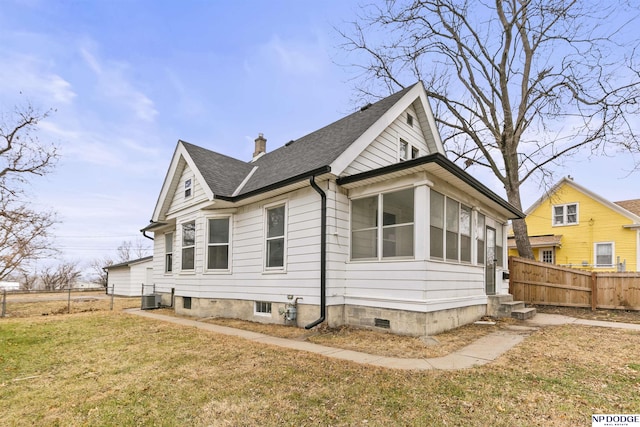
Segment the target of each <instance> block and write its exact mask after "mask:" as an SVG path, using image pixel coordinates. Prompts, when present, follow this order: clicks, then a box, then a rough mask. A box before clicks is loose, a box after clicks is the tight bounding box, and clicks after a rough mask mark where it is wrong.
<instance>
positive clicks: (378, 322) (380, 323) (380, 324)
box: [373, 317, 391, 329]
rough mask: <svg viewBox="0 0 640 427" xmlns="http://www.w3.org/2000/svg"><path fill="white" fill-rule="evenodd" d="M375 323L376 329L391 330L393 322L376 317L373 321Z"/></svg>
mask: <svg viewBox="0 0 640 427" xmlns="http://www.w3.org/2000/svg"><path fill="white" fill-rule="evenodd" d="M373 321H374V325H375V327H376V328H385V329H389V328H391V321H389V319H378V318H377V317H376V318H375V319H373Z"/></svg>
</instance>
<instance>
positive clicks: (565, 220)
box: [551, 202, 580, 227]
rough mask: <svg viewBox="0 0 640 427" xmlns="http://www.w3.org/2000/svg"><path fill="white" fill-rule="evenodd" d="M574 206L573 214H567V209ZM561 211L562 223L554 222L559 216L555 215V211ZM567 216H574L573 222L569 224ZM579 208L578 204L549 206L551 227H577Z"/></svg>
mask: <svg viewBox="0 0 640 427" xmlns="http://www.w3.org/2000/svg"><path fill="white" fill-rule="evenodd" d="M570 206H575V207H576V211H575V213H574V214H569V207H570ZM557 208H561V209H562V222H556V218H557V217H558V216H559V215H558V214H556V209H557ZM569 215H575V217H576V218H575V222H569ZM579 219H580V206H579V203H578V202H572V203H564V204H561V205H553V206H551V226H552V227H566V226H569V225H578V224H579V223H580V220H579Z"/></svg>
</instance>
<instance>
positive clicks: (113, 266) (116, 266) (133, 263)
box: [102, 255, 153, 270]
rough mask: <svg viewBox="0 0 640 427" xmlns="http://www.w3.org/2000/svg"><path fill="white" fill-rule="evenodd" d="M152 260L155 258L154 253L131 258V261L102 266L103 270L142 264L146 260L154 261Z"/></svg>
mask: <svg viewBox="0 0 640 427" xmlns="http://www.w3.org/2000/svg"><path fill="white" fill-rule="evenodd" d="M152 260H153V255H150V256H146V257H144V258H138V259H131V260H129V261H125V262H121V263H119V264H112V265H107V266H105V267H102V269H103V270H108V269H110V268H120V267H130V266H132V265H135V264H142V263H144V262H147V261H152Z"/></svg>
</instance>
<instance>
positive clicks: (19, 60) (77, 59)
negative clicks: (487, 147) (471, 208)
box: [0, 0, 640, 263]
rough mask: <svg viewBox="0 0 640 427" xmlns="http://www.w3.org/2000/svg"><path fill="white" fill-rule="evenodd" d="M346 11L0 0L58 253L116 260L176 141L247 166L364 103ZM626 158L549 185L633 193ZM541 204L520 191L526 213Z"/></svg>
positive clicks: (3, 45)
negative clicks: (49, 159)
mask: <svg viewBox="0 0 640 427" xmlns="http://www.w3.org/2000/svg"><path fill="white" fill-rule="evenodd" d="M356 12H357V8H356V3H355V2H349V1H345V0H323V1H305V0H290V1H283V0H269V1H204V0H202V1H163V0H161V1H158V0H141V1H124V0H110V1H106V0H105V1H81V0H80V1H53V0H17V1H13V0H0V58H1V61H2V64H1V66H0V110H2V111H10V110H13V109H14V106H15V105H24V104H26V103H32V104H33V105H34V106H36V107H38V108H40V110H42V111H44V110H47V109H49V108H53V109H55V110H56V112H55V113H54V114H53V115H52V116H51V117H50V118H49V119H47V120H46V121H45V122H42V123H41V126H40V129H41V132H40V135H39V137H40V139H42V140H47V141H53V142H56V143H57V144H58V145H59V147H60V153H61V160H60V162H59V164H58V166H57V168H56V169H55V171H54V172H53V173H52V174H50V175H48V176H46V177H45V178H38V179H34V180H33V184H32V185H31V186H30V188H28V192H29V196H30V199H31V201H32V203H34V204H35V206H36V207H38V208H43V209H46V208H52V209H54V210H55V211H57V212H58V214H59V218H60V220H61V223H60V224H59V225H58V226H57V227H56V236H57V237H56V244H57V246H58V247H59V248H60V249H61V251H62V255H61V259H65V260H69V261H78V262H82V263H87V262H88V261H89V260H91V259H93V258H99V257H103V256H105V255H111V256H114V255H115V250H116V248H117V246H118V245H119V244H120V243H121V242H122V241H124V240H135V239H137V238H138V237H140V236H141V234H140V232H139V230H140V229H141V228H142V227H144V226H145V225H146V224H147V223H148V222H149V219H150V218H151V215H152V213H153V209H154V206H155V203H156V200H157V197H158V194H159V192H160V187H161V185H162V181H163V179H164V177H165V174H166V172H167V168H168V166H169V162H170V160H171V155H172V154H173V150H174V149H175V146H176V143H177V141H178V139H182V140H185V141H188V142H191V143H193V144H196V145H200V146H203V147H206V148H209V149H211V150H214V151H218V152H221V153H224V154H226V155H229V156H233V157H236V158H238V159H242V160H250V159H251V154H252V152H253V140H254V139H255V138H256V136H257V135H258V133H264V135H265V137H266V138H267V140H268V142H267V149H268V150H273V149H275V148H277V147H279V146H281V145H283V144H284V143H285V142H286V141H289V140H291V139H297V138H299V137H301V136H304V135H306V134H307V133H309V132H312V131H314V130H316V129H318V128H320V127H322V126H324V125H327V124H329V123H331V122H333V121H335V120H337V119H338V118H340V117H342V116H344V115H346V114H348V113H350V112H352V111H354V110H355V109H356V108H357V107H358V106H360V104H363V103H364V101H363V102H358V100H357V98H355V92H354V91H353V87H354V83H353V81H350V79H351V78H352V77H354V70H352V69H348V68H345V67H343V66H342V65H339V64H345V63H346V62H345V58H344V56H345V55H344V53H343V52H342V51H341V50H340V48H339V44H340V39H339V37H338V35H337V33H336V31H335V30H334V26H338V27H340V26H342V25H343V22H346V21H350V20H353V19H355V13H356ZM632 164H633V163H632V160H631V159H629V158H628V157H626V156H624V155H617V156H614V157H612V158H608V159H600V160H598V161H592V162H589V161H587V160H585V159H582V160H580V159H577V160H575V161H572V162H570V163H567V165H566V166H565V168H564V169H559V170H558V172H559V173H558V179H559V178H560V177H562V176H563V175H567V174H571V175H572V176H573V177H574V179H575V180H576V182H578V183H579V184H581V185H583V186H586V187H587V188H589V189H591V190H592V191H594V192H596V193H598V194H600V195H602V196H604V197H605V198H607V199H609V200H612V201H617V200H625V199H635V198H640V186H638V183H640V175H638V174H634V175H630V176H628V173H627V172H626V171H627V170H628V169H629V168H630V167H631V166H632ZM485 183H486V184H487V185H488V186H489V187H491V188H492V189H493V190H494V191H496V192H497V193H498V194H500V195H504V191H503V189H501V188H500V187H499V186H497V185H496V183H495V181H494V180H491V179H486V180H485ZM539 196H540V192H539V190H538V188H537V187H536V185H535V183H532V184H531V185H529V186H527V187H525V191H524V195H523V204H524V206H525V207H528V206H529V205H530V204H531V203H533V202H534V201H535V200H536V199H537V198H538V197H539Z"/></svg>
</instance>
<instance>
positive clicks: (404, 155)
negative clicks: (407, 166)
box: [398, 138, 411, 161]
mask: <svg viewBox="0 0 640 427" xmlns="http://www.w3.org/2000/svg"><path fill="white" fill-rule="evenodd" d="M410 150H411V144H409V141H407V140H406V139H404V138H399V146H398V159H399V160H400V161H406V160H409V155H410V154H409V152H410Z"/></svg>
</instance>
